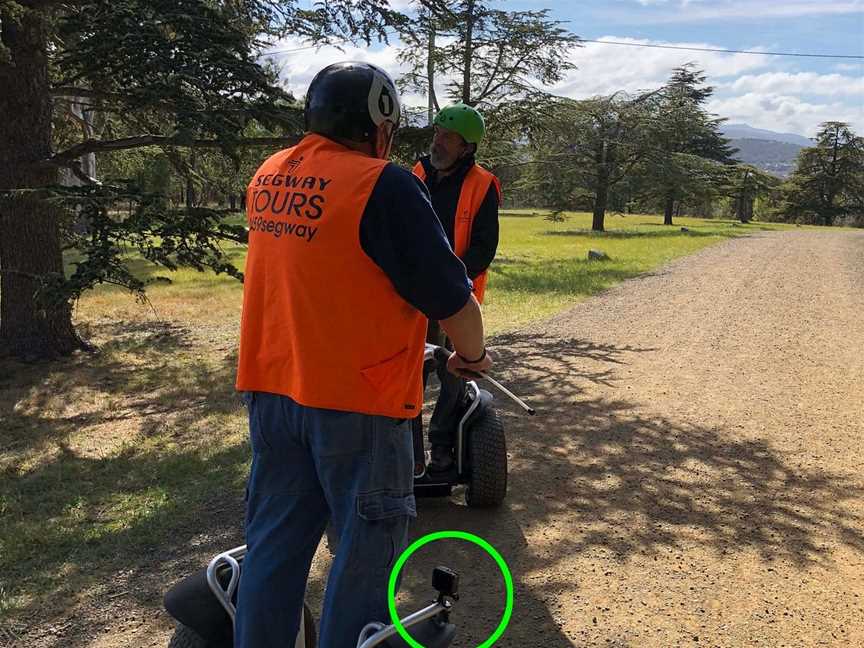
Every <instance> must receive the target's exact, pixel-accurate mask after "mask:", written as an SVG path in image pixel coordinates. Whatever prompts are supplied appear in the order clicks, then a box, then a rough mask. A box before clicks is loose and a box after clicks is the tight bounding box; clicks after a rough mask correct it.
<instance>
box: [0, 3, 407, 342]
mask: <svg viewBox="0 0 864 648" xmlns="http://www.w3.org/2000/svg"><path fill="white" fill-rule="evenodd" d="M28 16H29V17H30V18H31V19H25V18H26V17H28ZM22 17H23V18H22ZM402 21H403V17H402V16H400V15H399V14H397V13H395V12H393V11H392V10H390V9H389V7H388V6H387V3H386V2H384V1H383V0H364V1H359V0H333V1H331V2H327V3H316V4H315V5H314V6H313V8H311V9H304V8H301V7H300V6H299V3H297V2H295V1H293V0H286V1H279V0H230V1H223V2H211V1H209V0H146V1H145V0H81V1H80V2H74V3H65V2H54V1H51V0H46V1H45V2H40V3H27V4H25V3H16V2H12V1H10V0H0V26H2V27H3V30H4V31H3V37H4V42H3V47H2V48H0V78H11V79H13V81H15V82H16V83H26V79H19V78H18V77H16V76H15V75H16V74H18V75H19V77H20V76H21V74H23V73H22V72H17V71H16V70H22V69H23V68H21V67H19V66H17V65H16V64H17V63H19V61H16V60H15V58H14V57H13V56H12V55H13V54H14V53H15V52H16V51H17V52H25V51H28V50H26V49H25V48H24V47H23V43H25V42H26V43H27V47H29V48H30V50H29V51H32V52H35V53H36V57H35V58H33V59H32V60H31V61H30V63H28V64H32V65H35V66H36V67H34V68H33V70H35V72H34V73H35V74H36V75H37V77H38V79H39V84H41V85H33V86H32V87H31V90H30V91H31V92H33V93H35V94H34V97H33V100H34V101H35V102H38V103H40V104H41V105H43V106H45V105H48V103H49V102H50V101H51V99H52V98H53V100H54V102H55V103H54V105H55V114H54V120H53V126H54V129H55V132H54V134H55V135H56V137H54V139H53V148H54V150H57V149H58V148H59V149H60V150H59V152H57V153H54V154H53V155H50V156H48V157H46V158H44V159H25V158H22V159H20V160H17V162H14V163H13V162H11V160H16V156H20V155H21V154H20V153H17V152H16V151H14V150H13V151H12V154H11V156H8V157H6V158H4V161H3V162H0V179H2V178H4V177H11V178H13V180H12V181H11V183H10V182H6V183H5V185H0V194H2V193H3V192H4V191H5V196H6V197H7V198H9V197H11V196H13V195H15V194H20V195H28V196H30V197H31V198H36V199H37V201H38V200H41V201H43V204H44V205H45V206H46V209H47V206H48V205H49V200H50V204H52V205H59V206H61V207H63V208H65V209H66V210H67V212H68V214H69V217H68V218H67V220H68V221H70V222H71V221H75V222H77V225H78V227H79V230H80V228H81V227H86V228H88V233H89V234H92V235H93V236H96V237H98V238H99V239H100V241H101V243H100V245H98V246H96V247H94V246H90V245H86V244H85V245H83V247H82V248H81V249H80V250H79V254H82V255H84V257H87V255H89V254H92V255H93V256H92V258H85V260H84V261H82V263H83V264H84V265H83V266H82V267H86V268H87V271H86V272H81V273H78V274H76V275H73V276H72V277H69V278H65V277H59V276H58V273H57V272H52V273H51V277H50V278H48V277H43V278H42V279H39V280H38V281H37V282H36V283H37V284H38V285H39V286H40V288H39V292H40V294H43V295H44V294H47V292H48V291H47V290H46V289H45V287H46V286H47V285H48V284H49V283H50V284H51V291H50V292H52V293H53V294H54V296H55V298H58V299H59V298H64V297H71V298H74V297H75V296H77V295H79V294H80V292H81V290H85V289H86V288H87V287H88V285H87V282H88V281H89V282H90V284H89V285H94V284H95V283H98V282H100V281H105V280H111V281H114V282H118V283H124V282H125V284H124V285H126V286H127V287H128V288H129V289H130V290H133V291H135V292H138V293H139V294H140V291H141V290H142V289H143V287H142V286H141V285H140V284H138V283H136V282H134V281H133V280H132V279H131V277H130V275H129V273H128V272H124V271H123V270H122V268H123V264H124V258H123V250H124V249H125V246H127V245H135V246H141V249H142V250H143V251H144V252H145V253H146V254H147V255H150V256H152V259H153V260H154V261H157V262H160V263H163V262H164V263H165V264H166V266H167V267H172V264H175V263H180V264H185V263H188V264H190V265H192V267H197V268H203V267H209V268H212V269H214V270H217V271H228V266H227V265H226V261H225V259H224V258H223V257H222V255H221V253H220V251H219V245H218V241H219V240H220V239H221V237H223V236H224V235H225V234H226V230H225V229H224V228H223V227H222V226H221V225H220V218H221V214H220V212H219V211H217V210H207V209H204V207H203V206H200V205H198V203H199V200H198V197H199V196H200V195H201V193H202V191H203V192H204V193H205V194H209V195H213V194H214V193H216V192H219V193H232V192H238V191H240V187H238V186H237V183H236V182H225V183H223V184H222V185H221V186H218V187H208V186H207V185H208V184H212V183H209V181H208V176H210V178H212V177H213V176H214V175H215V176H221V177H223V178H224V177H227V176H228V175H230V174H227V173H225V171H226V170H228V169H229V168H231V167H233V168H234V169H235V170H236V169H239V168H241V167H242V166H243V165H244V163H246V162H247V161H248V158H247V157H245V156H244V153H242V150H243V148H244V147H246V146H250V145H261V144H264V145H270V146H274V145H275V147H276V148H280V147H283V146H284V145H285V144H286V143H288V142H290V141H292V140H294V139H296V138H297V137H298V136H299V135H300V133H301V132H302V111H301V110H300V106H299V104H298V103H297V102H296V101H294V99H293V97H291V96H290V95H289V94H288V93H286V92H285V90H284V89H282V87H281V86H280V85H279V84H278V79H277V75H276V73H275V71H274V70H272V69H269V68H267V67H266V66H263V65H261V64H260V63H259V56H260V52H261V51H262V48H263V47H265V46H267V45H268V44H270V43H271V42H273V41H274V40H275V39H278V38H280V37H283V36H285V35H288V34H295V35H300V36H302V37H304V38H306V39H308V40H310V41H313V42H319V43H320V42H326V41H328V40H331V39H336V38H343V37H349V38H355V37H356V38H360V39H363V40H365V41H366V42H367V43H368V42H369V41H370V39H371V38H376V37H377V38H385V37H386V36H385V28H387V27H388V26H389V25H392V24H400V23H401V22H402ZM15 25H21V26H22V27H21V29H17V31H16V30H11V28H12V27H14V26H15ZM10 37H11V38H13V39H18V40H17V44H16V43H12V45H10V42H9V41H8V40H7V38H10ZM16 47H17V49H16ZM40 53H44V55H45V58H44V59H40V58H39V55H40ZM19 56H24V54H19ZM40 61H46V62H47V63H42V65H43V67H42V70H45V67H44V66H45V65H46V64H47V70H45V71H46V72H47V79H48V83H46V82H45V77H41V76H40V75H41V72H40V71H39V67H38V66H39V65H40ZM28 74H33V73H28ZM3 75H5V77H4V76H3ZM49 94H50V97H49ZM14 105H15V104H14V103H9V102H7V103H5V104H4V103H3V102H2V101H0V119H4V120H7V121H8V120H10V119H11V118H12V117H13V116H12V115H8V114H3V113H4V111H5V110H14V108H13V106H14ZM84 121H86V122H87V124H86V125H85V124H82V122H84ZM21 123H22V124H24V125H25V127H27V128H32V129H33V130H34V132H33V133H32V135H31V134H29V133H28V135H27V137H30V138H31V139H32V140H34V141H36V140H39V141H42V140H47V137H46V133H45V128H46V125H44V124H42V123H39V124H37V123H36V122H35V120H31V123H29V124H28V123H26V120H22V121H21ZM83 126H86V128H85V127H83ZM49 127H50V125H49ZM36 131H38V132H36ZM48 136H49V137H50V134H48ZM4 137H5V136H4ZM0 140H2V138H0ZM19 140H20V138H19ZM25 140H26V138H25ZM11 146H12V144H10V143H7V142H5V141H0V149H3V148H8V147H11ZM142 147H147V148H146V149H143V148H142ZM201 149H204V150H206V152H202V151H201ZM131 151H141V152H140V153H132V152H131ZM93 153H95V154H97V156H99V157H100V165H104V167H105V171H107V173H101V174H100V176H101V177H102V178H103V179H105V180H106V181H108V184H106V185H104V186H101V187H100V185H99V183H98V182H97V181H96V179H95V178H94V177H92V176H91V174H90V173H88V172H87V171H86V167H85V166H84V165H83V164H82V161H81V160H82V156H87V155H91V154H93ZM258 155H260V151H259V152H258ZM31 157H32V156H31ZM7 160H8V161H7ZM10 164H18V165H19V166H20V167H21V168H23V169H25V171H24V174H23V175H22V174H20V173H18V174H17V175H16V173H15V172H13V171H12V170H10V169H9V168H3V167H4V166H5V165H10ZM169 166H170V168H171V169H172V170H173V173H170V174H169V173H167V171H168V168H169ZM48 167H55V168H57V167H59V168H65V169H68V171H69V174H71V175H72V176H74V183H77V184H83V185H84V186H85V187H86V189H82V190H80V191H78V190H63V189H57V190H56V191H54V192H53V194H52V193H50V192H48V191H46V189H45V184H51V180H50V179H49V180H48V181H47V183H46V181H45V179H44V178H45V177H46V176H45V173H44V172H43V173H41V174H40V173H39V172H36V171H35V169H39V168H41V169H45V168H48ZM30 168H32V169H34V171H33V172H32V173H31V172H30V171H28V169H30ZM28 173H29V176H28ZM111 176H113V177H111ZM118 176H119V177H118ZM178 176H179V177H178ZM16 178H17V179H16ZM120 180H123V182H120ZM129 180H134V182H129ZM184 185H185V186H184ZM175 192H176V193H178V194H179V193H184V194H185V195H186V200H185V202H186V203H187V208H189V209H188V210H187V211H185V212H183V211H181V210H177V209H174V208H173V207H172V205H171V204H170V201H169V200H168V198H169V196H170V194H172V193H175ZM157 194H158V195H157ZM97 203H98V206H97ZM178 203H179V201H176V200H175V204H178ZM16 204H20V203H16V202H15V201H14V200H7V201H6V202H5V203H4V205H6V208H7V209H11V210H13V212H10V213H9V214H4V217H6V218H8V219H9V221H10V222H11V223H13V227H12V228H11V229H8V228H7V229H8V231H6V232H4V236H7V237H9V239H10V241H14V238H15V237H16V236H21V235H23V231H24V230H23V229H19V228H16V227H15V226H14V223H16V222H21V221H22V220H23V219H24V218H25V215H23V214H20V215H16V213H14V210H15V209H16V207H15V205H16ZM28 204H30V203H28ZM36 204H38V202H37V203H36ZM31 208H32V207H31ZM193 208H194V209H193ZM43 211H44V210H43ZM124 211H126V212H129V213H130V215H129V216H126V217H120V216H119V214H121V213H123V212H124ZM109 214H110V215H111V217H110V218H109V217H108V216H107V215H109ZM57 227H58V224H57V223H54V222H52V223H50V224H47V225H46V228H47V229H46V230H45V236H46V240H47V239H52V240H56V234H57V231H56V228H57ZM94 228H95V229H94ZM74 231H76V230H75V228H72V227H67V228H64V229H63V232H64V233H65V234H67V235H68V234H69V232H74ZM145 233H148V234H149V235H153V236H157V237H164V240H163V243H162V245H168V244H169V243H170V244H171V245H174V246H175V249H174V250H173V251H171V253H168V254H162V253H161V252H156V251H154V250H153V249H148V247H147V246H148V243H147V236H146V235H145ZM64 243H65V244H66V245H67V246H68V245H70V244H73V243H74V244H82V243H83V242H82V240H81V239H80V238H71V239H68V238H67V239H66V240H65V241H64ZM196 246H198V247H196ZM48 248H51V249H52V250H56V245H55V246H54V247H53V248H52V246H49V245H46V249H48ZM55 254H56V255H57V256H58V259H57V262H56V263H54V262H52V265H53V266H54V267H57V264H58V263H59V253H58V252H51V255H52V256H53V255H55ZM3 262H4V259H0V263H3ZM0 270H2V275H0V276H2V277H3V281H4V285H5V286H6V288H10V287H14V286H13V285H14V284H15V282H19V283H20V282H21V281H24V278H25V277H37V278H38V276H40V275H39V273H40V272H42V271H38V272H37V271H30V270H29V269H28V268H26V267H16V268H8V267H4V268H0ZM34 272H35V274H34ZM26 280H27V281H32V279H30V278H28V279H26ZM64 283H66V284H67V285H64ZM27 290H29V288H28V287H24V289H23V290H14V289H11V288H10V289H9V290H8V292H7V290H6V289H4V292H3V296H4V299H5V298H6V297H7V295H10V294H24V293H25V292H26V291H27ZM10 303H11V302H8V303H7V305H6V306H7V308H5V309H4V319H3V321H2V325H3V327H4V330H6V329H8V327H9V326H10V325H11V324H12V323H13V322H12V320H13V319H14V318H16V317H18V314H19V313H20V317H21V318H30V317H34V316H37V317H38V314H34V313H33V312H31V311H32V309H30V308H29V307H27V305H26V304H24V303H23V302H22V305H16V306H15V307H14V308H13V307H11V306H9V304H10ZM58 312H59V311H58ZM52 317H55V319H56V316H52ZM60 318H61V319H63V318H65V319H66V320H67V323H66V326H65V329H66V330H71V326H69V325H68V309H66V310H65V311H63V313H62V314H61V315H60ZM24 321H25V320H24V319H21V322H24ZM28 327H29V324H22V326H19V328H28ZM60 328H64V327H63V326H62V325H61V326H58V323H57V322H54V323H52V324H50V325H48V326H46V327H45V329H46V330H58V329H60ZM8 330H11V329H8ZM3 335H6V333H5V332H4V333H3ZM30 346H32V344H31V345H30Z"/></svg>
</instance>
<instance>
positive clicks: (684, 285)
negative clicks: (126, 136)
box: [410, 231, 864, 648]
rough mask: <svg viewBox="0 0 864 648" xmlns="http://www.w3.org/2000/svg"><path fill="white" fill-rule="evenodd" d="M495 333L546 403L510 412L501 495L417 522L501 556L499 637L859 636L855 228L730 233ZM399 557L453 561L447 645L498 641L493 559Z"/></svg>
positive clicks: (862, 495)
mask: <svg viewBox="0 0 864 648" xmlns="http://www.w3.org/2000/svg"><path fill="white" fill-rule="evenodd" d="M496 342H497V344H496V346H497V347H498V348H499V349H500V355H499V358H500V359H499V374H500V375H501V377H502V378H505V379H506V381H507V382H508V383H509V384H511V385H512V386H513V387H514V390H515V391H516V392H517V393H520V394H521V395H523V396H524V397H525V398H526V400H528V401H529V402H531V403H532V404H534V405H535V406H536V407H537V409H538V410H539V413H538V416H537V417H536V418H533V419H529V418H525V417H523V416H521V415H519V414H517V413H516V411H515V410H513V409H512V408H510V407H509V406H505V407H507V410H508V414H507V416H506V420H505V424H506V425H507V427H508V435H509V437H508V440H509V443H510V446H509V450H510V452H511V488H510V493H509V496H508V500H507V505H506V507H505V508H503V509H500V510H498V511H490V512H482V513H479V514H478V513H476V512H474V511H469V510H468V509H466V508H465V507H464V506H461V505H459V504H460V502H459V501H458V500H457V499H456V498H454V501H453V502H448V503H440V502H439V503H433V502H428V503H424V504H423V506H422V507H421V512H420V520H419V522H418V525H417V528H416V529H415V534H416V535H419V534H421V533H425V532H429V531H434V530H439V529H442V528H458V529H465V530H469V531H473V532H475V533H479V534H481V535H483V536H484V537H486V538H488V539H489V540H490V541H491V542H492V543H493V544H495V545H496V547H497V548H498V549H499V551H501V552H502V554H503V555H504V556H505V558H507V560H508V561H509V563H510V567H511V569H512V570H513V573H514V575H515V579H516V581H517V588H516V589H517V591H516V611H515V613H514V616H513V620H512V623H511V626H510V628H509V629H508V631H507V633H506V634H505V635H504V638H503V639H502V640H501V642H500V643H499V644H497V645H501V646H519V647H526V646H532V647H533V646H537V647H541V646H542V647H550V648H551V647H557V646H571V645H576V646H633V647H636V646H638V647H643V646H645V647H647V646H657V647H661V646H663V647H666V646H684V645H703V646H723V647H727V646H772V647H773V646H796V647H799V646H864V477H862V474H864V470H862V468H864V458H862V451H861V447H862V445H861V444H862V440H864V232H850V231H838V232H830V233H823V232H805V231H794V232H785V233H765V234H759V235H757V236H753V237H749V238H746V239H736V240H732V241H729V242H727V243H724V244H722V245H719V246H716V247H712V248H709V249H707V250H704V251H703V252H701V253H699V254H696V255H694V256H691V257H688V258H685V259H683V260H680V261H678V262H676V263H673V264H672V265H669V266H667V267H666V268H664V269H662V270H661V271H659V272H657V273H655V274H652V275H648V276H644V277H640V278H638V279H635V280H632V281H628V282H625V283H624V284H622V285H620V286H618V287H617V288H615V289H613V290H611V291H608V292H606V293H604V294H603V295H600V296H598V297H596V298H593V299H590V300H588V301H586V302H583V303H581V304H579V305H578V306H576V307H575V308H573V309H571V310H569V311H567V312H565V313H563V314H561V315H559V316H557V317H555V318H553V319H552V320H550V321H548V322H546V323H544V324H542V325H540V326H538V327H536V328H534V329H532V330H531V331H526V332H523V333H520V334H515V335H510V336H506V337H503V338H499V339H498V340H497V341H496ZM412 562H413V563H414V565H413V566H412V572H415V573H416V574H424V575H425V573H426V572H425V570H427V569H429V568H430V567H431V565H432V564H433V563H440V562H445V563H449V564H452V565H453V566H454V567H456V568H457V569H461V570H462V571H463V574H465V575H464V577H463V582H464V584H463V591H464V592H466V594H467V595H466V597H464V599H463V601H461V602H460V604H459V606H458V607H459V610H458V615H459V616H458V618H460V619H461V620H462V621H463V626H462V627H461V628H460V636H461V637H462V640H461V641H460V643H459V645H460V646H471V647H473V646H476V645H477V644H478V643H479V642H481V641H482V640H483V639H484V638H485V637H486V636H488V635H489V633H491V631H492V629H493V628H494V627H495V625H496V624H497V622H498V617H499V615H500V613H501V609H502V604H501V601H503V588H502V586H501V584H500V581H501V579H500V576H498V575H497V574H496V573H495V567H494V564H493V563H492V562H491V561H490V560H489V559H486V558H484V557H483V556H482V555H481V554H480V553H478V552H476V551H474V550H473V549H469V548H467V547H460V546H457V543H450V544H449V545H448V546H443V545H442V546H438V547H436V546H435V545H432V549H431V550H430V551H429V552H428V553H427V554H426V555H424V556H422V557H421V558H420V559H418V560H416V561H412ZM480 565H482V567H479V568H478V566H480ZM469 570H470V571H469ZM471 571H474V572H482V573H481V574H472V573H471ZM415 578H416V577H415ZM410 590H411V592H424V593H425V590H424V589H423V588H422V587H420V585H419V584H418V582H417V580H411V581H410ZM478 592H482V594H481V595H479V596H477V593H478ZM414 600H420V599H419V598H417V597H414ZM469 620H470V621H469Z"/></svg>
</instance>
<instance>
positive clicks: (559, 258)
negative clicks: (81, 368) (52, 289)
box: [78, 211, 789, 334]
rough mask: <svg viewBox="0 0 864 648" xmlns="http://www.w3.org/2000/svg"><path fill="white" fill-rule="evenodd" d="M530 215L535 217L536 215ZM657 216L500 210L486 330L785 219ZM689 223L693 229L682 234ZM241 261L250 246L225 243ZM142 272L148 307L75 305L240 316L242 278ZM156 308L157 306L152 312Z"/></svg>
mask: <svg viewBox="0 0 864 648" xmlns="http://www.w3.org/2000/svg"><path fill="white" fill-rule="evenodd" d="M532 214H533V215H532ZM661 223H662V218H661V217H659V216H654V215H652V216H641V215H628V216H608V217H607V219H606V230H607V231H606V232H596V233H595V232H591V215H590V214H586V213H568V214H567V215H566V220H565V221H564V222H559V223H556V222H550V221H548V220H546V219H545V218H544V217H543V214H542V213H541V212H532V211H504V212H502V215H501V240H500V244H499V248H498V255H497V258H496V260H495V262H494V263H493V265H492V268H491V270H490V272H491V277H490V281H489V287H488V289H487V293H486V294H487V299H486V304H485V307H484V314H485V319H486V325H487V330H488V331H489V332H490V333H493V334H494V333H500V332H502V331H505V330H508V329H513V328H515V327H519V326H521V325H524V324H525V323H527V322H529V321H531V320H533V319H537V318H542V317H545V316H547V315H550V314H552V313H555V312H557V311H559V310H560V309H562V308H564V307H566V306H567V305H568V304H573V303H575V302H576V301H579V300H581V299H584V298H585V297H588V296H590V295H593V294H595V293H597V292H599V291H600V290H603V289H604V288H608V287H609V286H611V285H614V284H615V283H618V282H620V281H621V280H623V279H626V278H629V277H633V276H636V275H638V274H640V273H642V272H647V271H650V270H652V269H654V268H656V267H658V266H660V265H662V264H664V263H666V262H668V261H670V260H671V259H674V258H676V257H680V256H683V255H686V254H690V253H692V252H695V251H696V250H699V249H701V248H703V247H705V246H707V245H711V244H713V243H716V242H718V241H721V240H723V239H725V238H729V237H732V236H739V235H742V234H745V233H748V232H753V231H757V230H761V229H783V228H788V227H789V226H786V225H777V224H770V223H751V224H749V225H741V224H740V223H734V222H732V221H718V220H702V219H693V218H677V219H675V225H674V226H672V227H669V226H664V225H662V224H661ZM682 227H685V228H687V229H688V230H689V231H688V232H683V231H681V228H682ZM592 248H593V249H598V250H602V251H604V252H606V253H607V254H608V255H609V257H610V260H608V261H602V262H595V261H592V262H589V261H588V260H587V255H588V250H589V249H592ZM225 249H226V252H227V253H228V254H229V256H230V257H231V259H232V260H233V262H234V263H235V265H237V267H239V268H241V269H242V267H243V262H244V259H245V248H243V247H241V246H237V245H232V246H227V247H226V248H225ZM134 265H135V267H136V270H137V271H138V273H139V274H140V275H141V276H146V277H149V278H155V277H164V278H170V279H171V282H172V283H171V284H162V283H157V284H154V285H153V286H152V287H151V288H150V289H149V291H148V296H149V299H150V302H151V305H152V308H151V306H149V305H147V306H145V305H140V304H137V303H135V301H134V299H132V298H130V297H129V295H128V294H127V293H124V292H123V291H122V290H120V289H117V288H103V289H99V290H96V291H93V292H92V293H89V294H87V295H86V296H85V297H84V298H83V299H82V300H81V303H80V305H79V308H78V316H79V318H80V319H82V320H88V319H91V318H104V317H109V318H118V317H120V318H129V317H132V318H139V317H159V318H167V319H182V320H190V321H196V322H201V321H207V322H214V323H215V322H220V323H226V322H234V321H237V318H238V316H239V310H240V305H241V292H242V288H241V286H240V284H239V283H238V282H237V281H236V280H234V279H232V278H230V277H226V276H215V275H213V274H212V273H199V272H196V271H194V270H180V271H178V272H168V271H165V270H160V269H158V268H155V267H153V266H150V265H148V264H146V263H145V262H144V261H141V260H136V261H135V262H134ZM154 310H155V312H154Z"/></svg>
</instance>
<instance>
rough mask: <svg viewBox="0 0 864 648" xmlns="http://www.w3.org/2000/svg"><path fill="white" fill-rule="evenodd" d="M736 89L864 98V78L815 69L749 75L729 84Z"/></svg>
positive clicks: (733, 90) (728, 86) (729, 86)
mask: <svg viewBox="0 0 864 648" xmlns="http://www.w3.org/2000/svg"><path fill="white" fill-rule="evenodd" d="M725 87H726V88H728V89H729V90H731V91H732V92H736V93H746V92H762V93H766V92H767V93H783V94H796V95H797V94H803V95H823V96H829V97H833V96H858V97H859V100H860V98H861V97H864V77H854V76H843V75H841V74H816V73H815V72H797V73H787V72H767V73H765V74H745V75H743V76H741V77H738V79H736V80H735V81H734V82H733V83H730V84H728V85H726V86H725Z"/></svg>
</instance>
